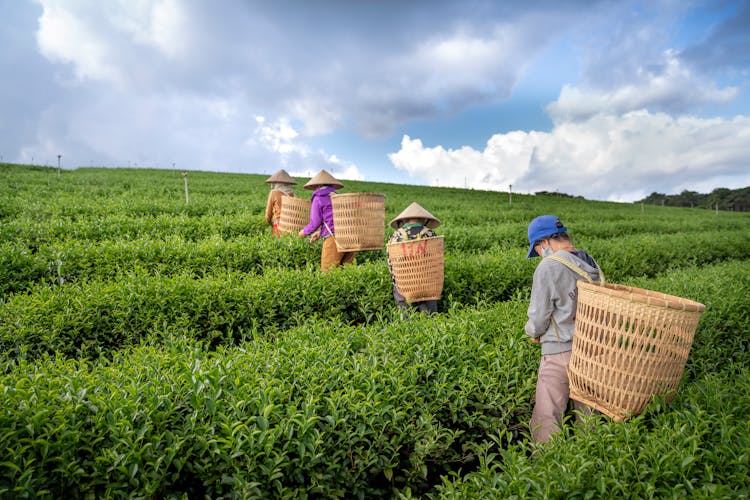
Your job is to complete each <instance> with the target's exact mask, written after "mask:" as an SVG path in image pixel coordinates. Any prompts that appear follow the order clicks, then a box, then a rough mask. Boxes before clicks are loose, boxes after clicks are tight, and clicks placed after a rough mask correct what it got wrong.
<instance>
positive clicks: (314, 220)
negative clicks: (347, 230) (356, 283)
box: [299, 170, 356, 273]
mask: <svg viewBox="0 0 750 500" xmlns="http://www.w3.org/2000/svg"><path fill="white" fill-rule="evenodd" d="M304 187H305V189H312V190H313V194H312V197H311V198H310V222H308V224H307V225H306V226H305V227H303V228H302V229H301V230H300V232H299V236H300V238H304V237H306V236H310V242H314V241H317V240H318V239H319V238H322V239H323V248H322V249H321V252H320V269H321V271H323V272H324V273H325V272H328V271H330V270H331V268H333V267H336V266H341V265H345V264H353V263H354V257H355V255H356V252H339V250H338V248H337V247H336V236H335V234H336V228H334V227H333V206H332V204H331V194H332V193H336V189H338V188H342V187H344V185H343V184H341V183H340V182H339V181H337V180H336V179H335V178H334V177H333V176H332V175H331V174H329V173H328V172H326V171H325V170H321V171H320V172H318V173H317V174H316V175H315V177H313V178H312V179H310V180H309V181H308V182H307V184H305V186H304Z"/></svg>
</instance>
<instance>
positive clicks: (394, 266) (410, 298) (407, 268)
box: [386, 236, 443, 303]
mask: <svg viewBox="0 0 750 500" xmlns="http://www.w3.org/2000/svg"><path fill="white" fill-rule="evenodd" d="M386 251H387V252H388V260H389V261H390V263H391V272H392V273H393V278H394V279H395V280H396V288H397V289H398V291H399V292H400V293H401V295H403V296H404V298H405V299H406V301H407V302H410V303H411V302H419V301H423V300H440V296H441V295H442V293H443V236H434V237H432V238H422V239H418V240H408V241H399V242H395V243H388V245H386Z"/></svg>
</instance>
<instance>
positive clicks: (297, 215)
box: [279, 196, 311, 234]
mask: <svg viewBox="0 0 750 500" xmlns="http://www.w3.org/2000/svg"><path fill="white" fill-rule="evenodd" d="M310 205H311V203H310V200H306V199H304V198H296V197H294V196H282V197H281V218H280V219H279V231H281V233H282V234H284V233H298V232H299V230H300V229H302V228H303V227H305V226H306V225H307V223H308V222H310Z"/></svg>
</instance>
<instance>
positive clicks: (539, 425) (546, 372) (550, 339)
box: [524, 215, 602, 443]
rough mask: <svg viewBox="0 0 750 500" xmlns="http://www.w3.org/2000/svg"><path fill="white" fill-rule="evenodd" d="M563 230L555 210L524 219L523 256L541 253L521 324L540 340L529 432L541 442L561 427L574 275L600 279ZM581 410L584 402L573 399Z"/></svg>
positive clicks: (573, 311)
mask: <svg viewBox="0 0 750 500" xmlns="http://www.w3.org/2000/svg"><path fill="white" fill-rule="evenodd" d="M567 231H568V229H567V228H566V227H565V226H564V225H563V224H562V222H560V219H559V218H557V217H555V216H554V215H542V216H540V217H537V218H535V219H534V220H532V221H531V223H530V224H529V229H528V239H529V253H528V255H527V258H532V257H538V256H540V255H541V256H542V261H541V262H540V263H539V265H538V266H537V267H536V270H535V271H534V279H533V282H532V285H531V299H530V301H529V309H528V317H529V319H528V321H527V322H526V325H525V327H524V329H525V331H526V334H527V335H528V336H529V338H530V339H531V341H532V342H534V343H538V344H541V348H542V359H541V362H540V364H539V373H538V375H537V384H536V395H535V403H534V410H533V412H532V416H531V424H530V425H531V433H532V437H533V439H534V441H536V442H538V443H545V442H547V441H549V439H550V436H551V435H552V434H554V433H555V432H558V431H559V430H560V427H561V425H562V419H563V416H564V414H565V411H566V410H567V407H568V400H569V396H570V390H569V385H568V364H569V363H570V356H571V354H572V349H573V329H574V324H575V317H576V306H577V303H578V287H577V284H576V283H577V281H578V280H579V279H587V280H591V281H600V278H601V276H602V273H601V270H600V269H599V265H598V264H597V263H596V261H595V260H594V258H593V257H591V256H590V255H589V254H587V253H586V252H585V251H583V250H577V249H576V248H575V247H574V246H573V242H572V241H571V239H570V236H569V235H568V233H567ZM573 403H574V407H575V409H577V410H578V411H579V412H581V413H589V412H590V410H589V409H588V407H586V406H585V405H583V404H581V403H578V402H577V401H574V402H573Z"/></svg>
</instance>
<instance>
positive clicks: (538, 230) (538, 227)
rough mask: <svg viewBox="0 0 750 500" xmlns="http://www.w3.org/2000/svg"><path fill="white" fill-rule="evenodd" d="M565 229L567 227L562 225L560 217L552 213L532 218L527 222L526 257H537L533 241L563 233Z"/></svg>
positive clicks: (566, 229)
mask: <svg viewBox="0 0 750 500" xmlns="http://www.w3.org/2000/svg"><path fill="white" fill-rule="evenodd" d="M567 231H568V228H567V227H565V226H563V223H562V222H560V219H559V218H558V217H556V216H554V215H540V216H539V217H537V218H536V219H534V220H532V221H531V224H529V253H528V255H526V258H527V259H530V258H532V257H539V254H538V253H536V250H534V243H536V242H537V241H539V240H543V239H544V238H547V237H549V236H552V235H553V234H557V233H565V232H567Z"/></svg>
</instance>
